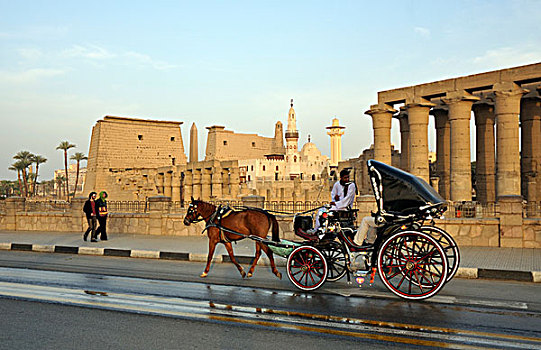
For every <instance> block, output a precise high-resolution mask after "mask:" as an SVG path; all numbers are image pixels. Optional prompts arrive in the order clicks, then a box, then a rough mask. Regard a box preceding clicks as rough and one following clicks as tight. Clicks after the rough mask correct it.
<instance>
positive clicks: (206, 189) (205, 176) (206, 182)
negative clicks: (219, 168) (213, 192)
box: [201, 168, 211, 201]
mask: <svg viewBox="0 0 541 350" xmlns="http://www.w3.org/2000/svg"><path fill="white" fill-rule="evenodd" d="M210 172H211V170H210V169H207V168H204V169H203V170H202V174H201V199H202V200H204V201H208V200H209V199H210V186H211V178H210Z"/></svg>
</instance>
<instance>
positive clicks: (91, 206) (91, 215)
mask: <svg viewBox="0 0 541 350" xmlns="http://www.w3.org/2000/svg"><path fill="white" fill-rule="evenodd" d="M83 211H84V213H85V214H86V221H87V222H88V229H87V230H86V231H85V233H84V234H83V241H86V239H87V238H88V233H89V232H92V235H91V236H90V240H91V242H97V240H96V226H97V224H98V222H97V219H96V218H97V212H98V208H97V205H96V192H90V194H89V195H88V200H87V201H86V202H85V204H84V206H83Z"/></svg>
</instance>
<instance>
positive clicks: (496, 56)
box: [473, 45, 541, 67]
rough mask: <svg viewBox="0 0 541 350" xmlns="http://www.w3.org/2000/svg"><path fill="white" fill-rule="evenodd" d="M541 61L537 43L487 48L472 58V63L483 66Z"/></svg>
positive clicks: (515, 64) (540, 52)
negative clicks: (481, 53)
mask: <svg viewBox="0 0 541 350" xmlns="http://www.w3.org/2000/svg"><path fill="white" fill-rule="evenodd" d="M539 61H541V48H539V46H538V45H526V46H523V47H500V48H497V49H492V50H487V51H486V52H485V53H484V54H483V55H481V56H477V57H475V58H474V59H473V63H475V64H479V65H483V66H493V67H505V66H517V65H523V64H528V63H536V62H539Z"/></svg>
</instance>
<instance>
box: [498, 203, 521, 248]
mask: <svg viewBox="0 0 541 350" xmlns="http://www.w3.org/2000/svg"><path fill="white" fill-rule="evenodd" d="M498 203H499V205H500V247H507V248H523V241H524V239H523V238H524V234H523V229H522V198H521V197H520V196H515V195H511V196H498Z"/></svg>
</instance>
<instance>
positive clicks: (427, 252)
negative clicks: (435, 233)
mask: <svg viewBox="0 0 541 350" xmlns="http://www.w3.org/2000/svg"><path fill="white" fill-rule="evenodd" d="M377 260H378V271H379V276H380V278H381V280H382V281H383V283H384V284H385V286H386V287H387V288H388V289H389V290H390V291H391V292H393V293H394V294H395V295H398V296H399V297H401V298H405V299H410V300H421V299H426V298H430V297H431V296H433V295H435V294H436V293H438V292H439V291H440V289H441V288H443V286H444V285H445V282H446V281H447V273H448V268H447V265H448V264H447V257H446V255H445V252H444V250H443V248H442V246H441V245H440V244H439V243H438V242H437V241H436V240H435V239H434V238H432V237H430V236H429V235H428V234H426V233H423V232H419V231H402V232H398V233H395V234H393V235H392V236H391V237H389V238H387V239H386V240H385V241H384V242H383V244H382V245H381V248H380V249H379V253H378V259H377Z"/></svg>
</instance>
